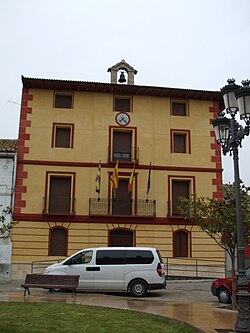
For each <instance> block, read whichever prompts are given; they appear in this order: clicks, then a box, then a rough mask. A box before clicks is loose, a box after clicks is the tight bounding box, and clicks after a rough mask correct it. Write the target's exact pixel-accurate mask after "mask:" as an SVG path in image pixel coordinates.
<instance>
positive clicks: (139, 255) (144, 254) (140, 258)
mask: <svg viewBox="0 0 250 333" xmlns="http://www.w3.org/2000/svg"><path fill="white" fill-rule="evenodd" d="M153 261H154V256H153V253H152V252H151V251H141V250H127V251H126V264H139V265H143V264H152V262H153Z"/></svg>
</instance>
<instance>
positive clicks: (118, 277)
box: [44, 247, 166, 297]
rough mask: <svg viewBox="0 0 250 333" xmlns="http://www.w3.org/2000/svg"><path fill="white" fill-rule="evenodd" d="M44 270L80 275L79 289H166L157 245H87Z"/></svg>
mask: <svg viewBox="0 0 250 333" xmlns="http://www.w3.org/2000/svg"><path fill="white" fill-rule="evenodd" d="M44 274H69V275H80V279H79V287H78V288H79V289H83V290H89V291H119V292H120V291H129V292H130V294H131V295H132V296H135V297H142V296H144V295H145V294H146V293H147V291H148V290H156V289H165V288H166V280H165V272H164V267H163V262H162V258H161V255H160V253H159V251H158V250H157V249H155V248H142V247H100V248H90V249H83V250H81V251H79V252H77V253H75V254H73V255H72V256H70V257H69V258H67V259H65V260H63V261H62V262H60V263H56V264H54V265H51V266H49V267H47V268H46V269H45V271H44Z"/></svg>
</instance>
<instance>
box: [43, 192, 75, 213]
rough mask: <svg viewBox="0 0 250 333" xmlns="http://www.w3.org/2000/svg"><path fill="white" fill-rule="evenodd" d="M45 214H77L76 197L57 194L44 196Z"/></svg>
mask: <svg viewBox="0 0 250 333" xmlns="http://www.w3.org/2000/svg"><path fill="white" fill-rule="evenodd" d="M43 214H53V215H75V198H70V197H68V196H65V195H57V196H56V198H52V197H49V196H48V197H44V198H43Z"/></svg>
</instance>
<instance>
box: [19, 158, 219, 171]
mask: <svg viewBox="0 0 250 333" xmlns="http://www.w3.org/2000/svg"><path fill="white" fill-rule="evenodd" d="M19 163H22V164H24V165H26V164H27V165H46V166H68V167H82V168H84V167H85V168H97V167H98V166H99V163H83V162H63V161H49V160H23V161H19ZM114 164H115V162H109V163H102V168H113V167H114ZM132 165H134V163H132V162H129V163H128V162H119V169H127V168H128V167H131V166H132ZM136 169H137V170H148V164H147V165H146V164H145V165H143V164H140V165H136ZM152 170H160V171H184V172H220V171H222V168H220V167H218V168H202V167H179V166H166V165H152Z"/></svg>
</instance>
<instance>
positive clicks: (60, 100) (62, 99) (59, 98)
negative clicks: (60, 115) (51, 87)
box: [54, 93, 73, 109]
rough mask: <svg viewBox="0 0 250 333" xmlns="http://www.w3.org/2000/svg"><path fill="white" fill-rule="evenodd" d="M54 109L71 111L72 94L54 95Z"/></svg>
mask: <svg viewBox="0 0 250 333" xmlns="http://www.w3.org/2000/svg"><path fill="white" fill-rule="evenodd" d="M54 107H55V108H64V109H72V108H73V94H72V93H55V97H54Z"/></svg>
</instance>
